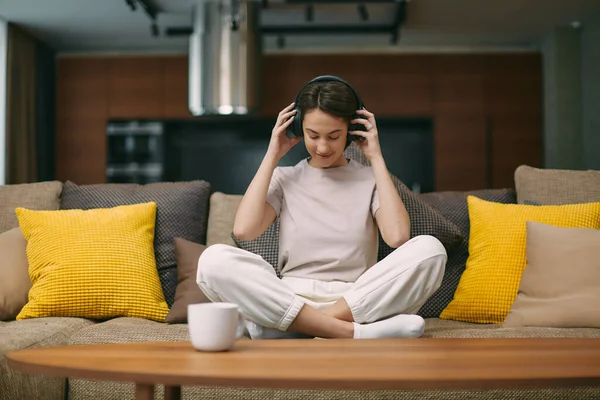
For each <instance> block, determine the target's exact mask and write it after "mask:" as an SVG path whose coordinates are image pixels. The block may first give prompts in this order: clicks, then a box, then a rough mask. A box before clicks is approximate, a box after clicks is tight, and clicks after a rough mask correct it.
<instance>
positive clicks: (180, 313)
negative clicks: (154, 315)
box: [166, 238, 210, 324]
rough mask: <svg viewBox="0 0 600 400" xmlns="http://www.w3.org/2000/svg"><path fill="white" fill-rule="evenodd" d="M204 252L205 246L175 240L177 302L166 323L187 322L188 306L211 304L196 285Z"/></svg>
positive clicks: (180, 239) (178, 239) (179, 239)
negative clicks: (199, 262) (199, 261)
mask: <svg viewBox="0 0 600 400" xmlns="http://www.w3.org/2000/svg"><path fill="white" fill-rule="evenodd" d="M204 250H206V246H205V245H203V244H198V243H193V242H190V241H188V240H185V239H182V238H175V253H176V254H177V280H178V284H177V289H176V290H175V302H174V303H173V306H172V307H171V310H170V311H169V314H168V315H167V320H166V322H168V323H170V324H177V323H186V322H187V313H188V305H190V304H196V303H208V302H210V300H209V299H208V297H206V295H205V294H204V292H202V290H200V287H199V286H198V284H197V283H196V276H197V275H198V260H199V259H200V256H201V255H202V252H204Z"/></svg>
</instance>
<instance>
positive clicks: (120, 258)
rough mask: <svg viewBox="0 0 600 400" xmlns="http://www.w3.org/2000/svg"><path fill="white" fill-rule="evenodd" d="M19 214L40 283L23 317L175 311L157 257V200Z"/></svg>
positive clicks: (160, 316)
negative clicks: (163, 285)
mask: <svg viewBox="0 0 600 400" xmlns="http://www.w3.org/2000/svg"><path fill="white" fill-rule="evenodd" d="M16 212H17V217H18V218H19V224H20V225H21V229H22V231H23V235H24V236H25V238H26V239H27V241H28V244H27V258H28V261H29V276H30V278H31V283H32V288H31V289H30V291H29V302H28V303H27V304H26V305H25V306H24V307H23V309H22V310H21V312H20V313H19V315H17V319H24V318H39V317H63V316H64V317H83V318H94V319H104V318H112V317H116V316H132V317H141V318H150V319H154V320H157V321H164V320H165V317H166V316H167V313H168V312H169V309H168V307H167V303H166V302H165V300H164V296H163V293H162V290H161V287H160V281H159V279H158V273H157V271H156V261H155V258H154V245H153V243H154V224H155V221H156V203H154V202H150V203H143V204H135V205H125V206H118V207H114V208H103V209H94V210H59V211H36V210H27V209H24V208H17V210H16Z"/></svg>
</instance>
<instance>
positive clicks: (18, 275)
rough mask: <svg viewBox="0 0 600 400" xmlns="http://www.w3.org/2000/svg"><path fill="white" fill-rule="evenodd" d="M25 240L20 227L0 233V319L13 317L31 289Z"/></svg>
mask: <svg viewBox="0 0 600 400" xmlns="http://www.w3.org/2000/svg"><path fill="white" fill-rule="evenodd" d="M26 250H27V241H26V240H25V237H24V236H23V233H22V232H21V229H20V228H14V229H11V230H9V231H7V232H4V233H2V234H0V321H5V320H9V319H15V318H16V316H17V315H18V314H19V312H20V311H21V309H22V308H23V306H25V304H27V296H28V294H29V289H31V279H30V278H29V271H28V270H29V264H28V262H27V253H26Z"/></svg>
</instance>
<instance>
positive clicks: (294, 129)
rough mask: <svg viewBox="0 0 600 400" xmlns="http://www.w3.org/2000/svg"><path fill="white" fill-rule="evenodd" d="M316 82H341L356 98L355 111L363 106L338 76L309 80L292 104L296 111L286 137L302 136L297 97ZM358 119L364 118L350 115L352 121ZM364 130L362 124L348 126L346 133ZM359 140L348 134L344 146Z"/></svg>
mask: <svg viewBox="0 0 600 400" xmlns="http://www.w3.org/2000/svg"><path fill="white" fill-rule="evenodd" d="M317 82H341V83H343V84H345V85H346V86H348V87H349V88H350V90H352V93H354V97H355V98H356V105H357V108H356V109H357V110H362V109H363V107H364V105H363V102H362V99H361V98H360V96H359V95H358V93H357V92H356V90H354V88H353V87H352V85H350V84H349V83H348V82H346V81H345V80H343V79H342V78H340V77H338V76H334V75H322V76H318V77H316V78H314V79H311V80H310V81H309V82H307V83H306V84H305V85H304V86H302V88H301V89H300V90H299V91H298V94H296V99H295V100H294V103H295V104H294V107H295V110H296V114H295V117H294V121H293V122H292V123H291V124H290V125H289V126H288V128H287V132H288V137H290V138H293V137H294V136H299V137H302V136H303V134H304V133H303V129H302V119H303V115H302V111H301V110H300V107H298V97H299V96H300V93H302V91H303V90H304V88H305V87H306V86H308V85H310V84H312V83H317ZM358 118H362V119H364V117H363V116H362V115H360V114H353V115H352V119H358ZM366 130H367V128H366V127H365V126H364V125H363V124H350V125H348V132H350V131H365V132H366ZM360 139H362V137H361V136H358V135H351V134H349V133H348V136H347V137H346V146H348V145H349V144H350V143H352V141H354V140H360Z"/></svg>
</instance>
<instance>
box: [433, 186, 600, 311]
mask: <svg viewBox="0 0 600 400" xmlns="http://www.w3.org/2000/svg"><path fill="white" fill-rule="evenodd" d="M467 201H468V204H469V217H470V219H471V232H470V238H469V258H468V260H467V264H466V269H465V271H464V273H463V274H462V276H461V279H460V282H459V284H458V287H457V288H456V293H455V294H454V299H452V301H451V302H450V304H448V306H447V307H446V308H445V309H444V311H443V312H442V313H441V314H440V318H443V319H454V320H460V321H467V322H476V323H502V322H503V321H504V319H505V318H506V316H507V315H508V312H509V310H510V307H511V305H512V303H513V301H514V299H515V297H516V295H517V291H518V288H519V282H520V280H521V274H522V272H523V268H524V267H525V263H526V223H527V221H536V222H541V223H545V224H550V225H555V226H562V227H578V228H600V202H599V203H589V204H567V205H553V206H529V205H524V204H499V203H494V202H489V201H485V200H481V199H479V198H477V197H475V196H469V197H468V198H467Z"/></svg>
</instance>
